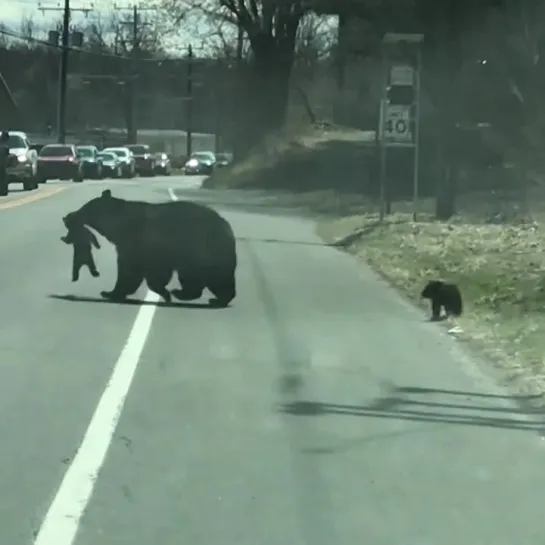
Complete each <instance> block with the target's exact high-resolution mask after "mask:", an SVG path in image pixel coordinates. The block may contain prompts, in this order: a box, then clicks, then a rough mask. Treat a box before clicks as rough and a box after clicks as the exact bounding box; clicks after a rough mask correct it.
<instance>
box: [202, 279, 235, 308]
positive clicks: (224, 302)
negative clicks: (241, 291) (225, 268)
mask: <svg viewBox="0 0 545 545" xmlns="http://www.w3.org/2000/svg"><path fill="white" fill-rule="evenodd" d="M206 287H207V288H208V289H209V290H210V291H211V292H212V293H213V294H214V296H215V298H213V299H210V304H211V305H212V306H214V307H218V308H225V307H227V306H229V303H230V302H231V301H232V300H233V299H234V298H235V297H236V295H237V290H236V281H235V273H234V272H233V273H229V274H224V275H214V276H213V278H212V279H211V280H210V281H209V283H208V284H207V286H206Z"/></svg>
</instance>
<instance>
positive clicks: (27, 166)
mask: <svg viewBox="0 0 545 545" xmlns="http://www.w3.org/2000/svg"><path fill="white" fill-rule="evenodd" d="M8 134H9V142H8V145H9V153H10V155H12V156H14V157H15V158H16V162H14V163H13V164H11V165H10V166H8V168H7V171H6V172H7V175H8V184H13V183H22V184H23V187H24V189H25V191H30V190H31V189H36V188H37V187H38V153H37V152H36V150H34V149H32V147H31V145H30V142H29V140H28V137H27V135H26V133H24V132H20V131H9V132H8Z"/></svg>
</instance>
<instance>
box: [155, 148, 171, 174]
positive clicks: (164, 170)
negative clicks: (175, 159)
mask: <svg viewBox="0 0 545 545" xmlns="http://www.w3.org/2000/svg"><path fill="white" fill-rule="evenodd" d="M171 172H172V164H171V162H170V157H169V156H168V155H167V154H166V153H162V152H160V153H156V154H155V174H164V175H165V176H170V174H171Z"/></svg>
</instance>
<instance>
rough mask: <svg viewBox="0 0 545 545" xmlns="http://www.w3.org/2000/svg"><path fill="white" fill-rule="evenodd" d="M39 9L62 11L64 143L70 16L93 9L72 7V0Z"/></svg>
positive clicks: (60, 131) (60, 135) (60, 118)
mask: <svg viewBox="0 0 545 545" xmlns="http://www.w3.org/2000/svg"><path fill="white" fill-rule="evenodd" d="M38 9H39V10H40V11H41V12H42V13H45V12H46V11H62V14H63V17H62V51H61V62H60V66H59V101H58V106H57V139H58V141H59V143H61V144H64V142H65V140H66V101H67V100H66V99H67V93H66V86H67V78H68V53H69V46H68V42H69V39H70V17H71V15H72V12H74V11H78V12H83V13H85V15H86V16H87V15H88V14H89V12H91V11H93V8H92V7H89V8H72V7H71V6H70V0H64V6H63V7H60V6H57V7H47V6H43V5H42V4H38Z"/></svg>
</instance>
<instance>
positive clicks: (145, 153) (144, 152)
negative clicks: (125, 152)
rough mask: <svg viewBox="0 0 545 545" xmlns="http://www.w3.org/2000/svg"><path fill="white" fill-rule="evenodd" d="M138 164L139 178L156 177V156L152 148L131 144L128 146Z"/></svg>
mask: <svg viewBox="0 0 545 545" xmlns="http://www.w3.org/2000/svg"><path fill="white" fill-rule="evenodd" d="M127 149H129V150H130V151H131V152H132V154H133V156H134V160H135V163H136V173H137V174H138V175H139V176H154V175H155V155H154V154H153V153H152V151H151V148H150V147H149V146H147V145H145V144H129V145H128V146H127Z"/></svg>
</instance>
